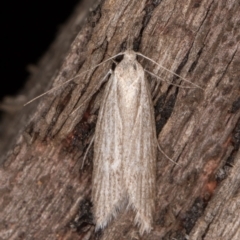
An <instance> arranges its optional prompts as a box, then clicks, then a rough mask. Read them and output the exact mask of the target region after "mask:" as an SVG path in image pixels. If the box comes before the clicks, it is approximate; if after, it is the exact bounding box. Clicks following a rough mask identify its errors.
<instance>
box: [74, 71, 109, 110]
mask: <svg viewBox="0 0 240 240" xmlns="http://www.w3.org/2000/svg"><path fill="white" fill-rule="evenodd" d="M109 74H112V69H110V70H109V71H108V72H107V74H106V75H105V76H104V77H103V78H102V80H101V81H100V86H101V85H102V84H103V83H104V82H106V79H107V77H108V75H109ZM98 88H99V86H97V87H96V88H95V89H94V90H93V94H94V93H95V92H96V90H97V89H98ZM93 94H91V95H90V96H89V97H88V98H87V99H86V100H85V101H84V102H83V103H82V104H81V105H80V106H78V107H77V108H76V109H74V110H73V112H72V113H71V114H74V113H75V112H76V111H77V110H78V109H79V108H80V107H82V106H83V105H84V104H85V103H86V102H87V101H88V100H89V99H90V98H91V97H92V95H93Z"/></svg>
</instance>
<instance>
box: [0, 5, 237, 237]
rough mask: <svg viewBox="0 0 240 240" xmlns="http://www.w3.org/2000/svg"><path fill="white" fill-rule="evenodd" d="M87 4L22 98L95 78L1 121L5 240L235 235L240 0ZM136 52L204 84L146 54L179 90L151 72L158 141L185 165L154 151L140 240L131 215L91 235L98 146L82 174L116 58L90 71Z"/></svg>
mask: <svg viewBox="0 0 240 240" xmlns="http://www.w3.org/2000/svg"><path fill="white" fill-rule="evenodd" d="M85 2H87V1H85ZM83 9H86V7H85V6H83V5H82V4H80V5H79V6H78V7H77V8H76V10H75V12H74V13H73V15H72V17H71V18H70V19H69V21H68V22H67V23H66V24H65V26H63V27H62V29H61V32H60V33H59V35H58V37H57V39H56V40H55V42H54V43H53V44H52V46H51V47H50V49H49V51H48V52H47V53H46V54H45V55H44V56H43V58H42V60H41V61H40V62H39V64H38V66H37V69H36V71H35V72H34V73H33V74H32V77H31V79H29V81H28V84H27V86H26V87H25V89H24V90H23V91H22V93H21V95H22V96H24V97H25V99H27V100H29V99H31V98H33V97H35V96H37V95H39V94H41V93H43V92H45V91H47V90H48V89H51V88H52V87H54V86H58V85H59V84H62V83H64V82H65V81H67V80H68V79H70V78H73V77H75V76H76V75H77V74H80V73H82V72H83V71H86V70H90V71H88V72H86V73H83V74H81V75H80V76H79V77H77V78H75V79H74V80H73V81H72V82H70V83H69V84H66V85H63V86H62V87H61V88H58V89H56V90H55V91H53V92H52V93H50V94H47V95H45V96H44V97H42V98H41V99H39V100H36V101H35V102H33V103H31V104H29V105H28V106H27V107H25V108H21V110H19V111H15V112H12V113H6V114H5V116H4V118H3V119H2V122H1V133H2V134H1V139H0V145H1V146H0V150H1V168H0V239H111V240H112V239H153V240H154V239H175V240H176V239H178V240H180V239H181V240H183V239H191V240H197V239H204V240H212V239H214V240H215V239H216V240H228V239H231V240H239V239H240V217H239V216H240V173H239V171H240V152H239V144H240V97H239V91H240V50H239V40H240V14H239V13H240V3H239V1H236V0H210V1H209V0H182V1H175V0H149V1H147V0H115V1H113V0H105V1H99V2H97V3H96V2H95V5H93V6H92V8H91V9H90V12H89V13H88V16H87V17H84V14H83ZM83 19H85V20H84V21H82V20H83ZM128 46H131V47H132V48H133V49H134V50H135V51H138V52H141V53H142V54H144V55H146V56H147V57H149V58H151V59H153V60H154V61H156V62H158V63H159V64H161V65H163V66H164V67H166V68H168V69H170V70H171V71H174V72H176V73H177V74H179V75H181V76H182V77H184V78H186V79H187V80H189V81H191V82H193V83H195V84H198V85H199V86H201V87H202V88H203V90H202V89H200V88H196V87H194V86H193V85H191V84H190V83H187V82H184V81H183V80H181V79H179V78H177V77H174V76H173V75H172V74H169V73H167V72H166V71H163V70H162V69H160V68H159V67H158V66H156V65H154V64H152V63H150V62H149V61H147V60H146V59H143V58H138V60H139V62H140V63H141V64H142V66H143V67H144V68H145V69H147V70H148V71H151V72H154V73H155V74H157V75H158V76H160V77H161V78H163V79H165V80H166V81H171V82H173V83H174V84H181V87H178V86H176V85H172V84H169V83H168V82H166V81H160V83H159V80H156V78H154V77H153V76H151V75H150V76H149V75H147V74H146V76H147V77H146V80H147V81H149V82H150V83H151V87H152V93H153V100H154V107H155V116H156V128H157V138H158V141H159V144H160V146H161V148H162V149H163V151H164V152H165V153H166V154H167V155H168V156H169V157H170V158H171V159H173V160H174V161H177V163H178V165H176V164H173V163H172V162H171V161H169V160H168V159H167V158H166V157H165V156H164V155H163V154H162V153H161V152H160V151H159V152H158V159H157V189H156V190H157V194H156V211H155V213H154V224H153V230H152V231H151V233H150V234H145V235H143V236H140V235H139V232H138V227H137V226H134V223H133V219H134V212H133V211H132V210H128V211H123V212H121V213H119V215H118V216H117V218H116V219H113V220H112V221H111V222H110V223H109V225H108V226H107V227H106V228H105V229H104V230H103V231H100V232H95V230H94V219H93V215H92V203H91V177H92V166H93V162H92V159H93V147H91V148H90V151H89V153H88V154H87V158H86V160H85V163H84V166H83V168H81V165H82V161H83V156H84V153H85V152H86V149H87V146H88V145H89V143H90V141H91V138H92V136H93V135H94V129H95V124H96V120H97V115H98V110H99V106H100V105H101V98H102V93H103V90H104V86H105V85H104V84H101V79H102V78H103V77H104V75H105V74H106V73H107V71H108V70H109V69H110V68H111V67H112V66H114V64H115V63H114V62H113V61H109V62H107V63H106V64H103V65H101V66H99V67H98V68H95V69H93V67H94V66H95V65H97V64H99V63H101V62H102V61H104V60H106V59H107V58H109V57H111V56H114V55H115V54H117V53H119V52H122V51H124V50H125V49H126V48H127V47H128ZM120 60H121V59H118V58H117V59H115V62H118V61H120ZM186 87H192V88H186ZM27 100H26V101H27ZM76 108H78V109H77V110H76V111H74V109H76Z"/></svg>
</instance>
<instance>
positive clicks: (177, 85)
mask: <svg viewBox="0 0 240 240" xmlns="http://www.w3.org/2000/svg"><path fill="white" fill-rule="evenodd" d="M144 71H145V72H147V73H149V74H150V75H153V76H154V77H156V78H159V79H160V80H162V81H164V82H167V83H169V84H171V85H173V86H176V87H181V88H196V87H185V86H182V85H179V84H175V83H171V82H170V81H168V80H166V79H164V78H161V77H159V76H158V75H156V74H155V73H152V72H150V71H148V70H146V69H144Z"/></svg>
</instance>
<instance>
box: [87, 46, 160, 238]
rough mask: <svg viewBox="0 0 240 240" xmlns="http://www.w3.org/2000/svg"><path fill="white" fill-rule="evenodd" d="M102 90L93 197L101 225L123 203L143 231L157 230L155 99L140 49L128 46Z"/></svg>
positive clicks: (96, 140) (97, 130)
mask: <svg viewBox="0 0 240 240" xmlns="http://www.w3.org/2000/svg"><path fill="white" fill-rule="evenodd" d="M123 55H124V58H123V60H122V61H121V62H120V63H119V64H118V65H117V66H116V68H115V70H114V71H113V73H112V75H111V77H110V79H109V81H108V83H107V85H106V88H105V92H104V95H103V100H102V104H101V107H100V112H99V115H98V120H97V124H96V130H95V136H94V160H93V178H92V201H93V206H94V216H95V221H96V230H97V229H100V228H104V227H105V226H106V225H107V224H108V223H109V222H110V220H111V219H112V218H114V217H116V215H117V213H118V211H119V210H121V209H122V208H123V207H125V206H126V207H127V209H128V208H132V209H133V210H134V212H135V214H136V216H135V219H134V222H135V224H137V225H139V226H140V233H141V234H143V233H144V232H150V231H151V229H152V221H153V212H154V206H155V203H154V201H155V188H156V186H155V185H156V151H157V138H156V129H155V119H154V110H153V102H152V97H151V93H150V87H149V85H148V82H147V81H146V80H145V78H144V69H143V67H142V66H141V64H140V63H138V61H137V60H136V53H135V52H134V51H131V50H127V51H126V52H125V53H123Z"/></svg>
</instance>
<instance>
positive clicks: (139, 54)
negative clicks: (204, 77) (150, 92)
mask: <svg viewBox="0 0 240 240" xmlns="http://www.w3.org/2000/svg"><path fill="white" fill-rule="evenodd" d="M136 54H137V55H138V56H141V57H143V58H145V59H147V60H149V61H150V62H152V63H155V64H156V65H157V66H159V67H161V68H162V69H164V70H166V71H167V72H169V73H172V74H173V75H175V76H177V77H179V78H181V79H182V80H184V81H185V82H188V83H191V84H192V85H194V86H196V87H198V88H200V89H202V90H203V91H204V89H203V88H202V87H200V86H199V85H197V84H196V83H193V82H191V81H189V80H187V79H186V78H183V77H181V76H180V75H178V74H177V73H175V72H173V71H171V70H169V69H167V68H165V67H163V66H162V65H160V64H159V63H157V62H155V61H154V60H152V59H151V58H148V57H147V56H145V55H143V54H141V53H139V52H137V53H136Z"/></svg>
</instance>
